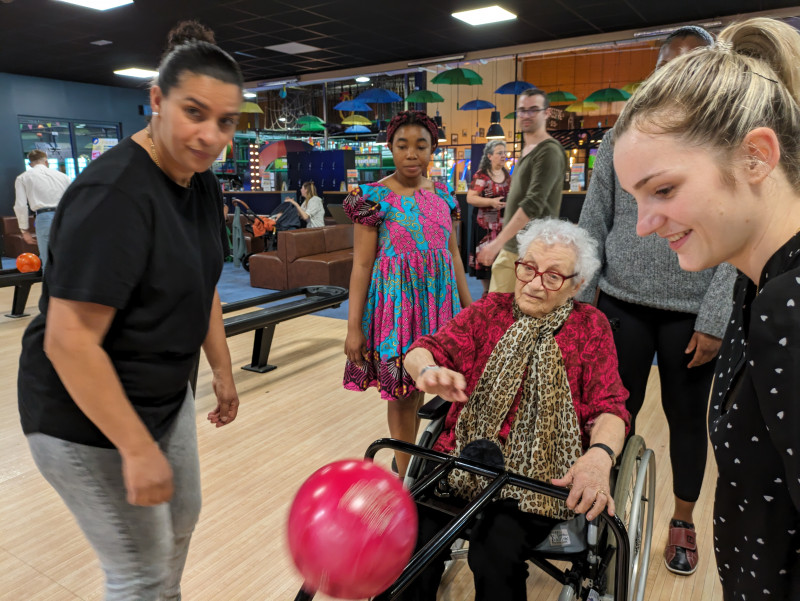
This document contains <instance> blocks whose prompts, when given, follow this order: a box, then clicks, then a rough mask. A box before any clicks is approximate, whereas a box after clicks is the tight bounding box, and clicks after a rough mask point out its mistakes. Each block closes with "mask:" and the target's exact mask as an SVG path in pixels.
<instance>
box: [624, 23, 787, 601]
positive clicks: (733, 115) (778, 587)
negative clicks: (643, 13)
mask: <svg viewBox="0 0 800 601" xmlns="http://www.w3.org/2000/svg"><path fill="white" fill-rule="evenodd" d="M798 64H800V34H798V32H797V31H796V30H795V29H793V28H792V27H790V26H789V25H786V24H784V23H781V22H778V21H774V20H771V19H763V18H759V19H751V20H748V21H745V22H743V23H740V24H736V25H732V26H730V27H728V28H726V29H725V30H724V31H723V32H722V33H721V34H720V37H719V42H718V43H717V45H716V46H714V47H712V48H709V49H698V50H695V51H693V52H691V53H689V54H687V55H685V56H683V57H680V58H676V59H675V60H674V61H672V62H670V64H669V65H667V66H666V67H664V68H663V69H661V70H659V71H658V72H656V73H655V74H654V75H653V76H652V77H651V78H650V79H649V80H648V81H647V82H646V83H645V84H644V85H643V86H642V87H641V88H640V89H639V91H638V92H637V93H636V94H635V95H634V97H633V98H632V99H631V100H630V101H629V102H628V105H627V106H626V107H625V110H624V112H623V114H622V115H621V117H620V120H619V121H618V122H617V124H616V126H615V128H614V129H615V132H616V147H615V151H614V165H615V168H616V171H617V175H618V176H619V181H620V183H621V184H622V187H623V188H625V189H626V190H628V191H629V192H630V193H631V194H633V196H634V197H635V198H636V203H637V205H638V209H639V213H638V222H637V233H638V234H639V235H640V236H647V235H650V234H656V235H658V236H660V237H661V238H663V239H664V243H665V244H666V243H668V244H669V247H670V248H671V249H672V251H674V252H675V253H676V254H677V256H678V261H679V262H680V265H681V268H683V269H685V270H688V271H700V270H702V269H707V268H709V267H713V266H715V265H719V264H720V263H722V262H726V261H727V262H729V263H731V264H733V265H734V266H735V267H737V268H738V269H739V271H740V272H741V275H740V277H739V279H738V281H737V283H736V287H735V290H734V303H733V314H732V316H731V319H730V320H729V323H728V328H727V331H726V333H725V336H724V337H723V342H722V349H721V351H720V358H719V360H718V361H717V366H716V377H715V382H714V388H713V391H712V394H711V408H710V411H709V417H708V419H709V432H710V436H711V443H712V447H713V449H714V454H715V456H716V460H717V466H718V470H719V477H718V479H717V490H716V498H715V505H714V550H715V552H716V557H717V568H718V570H719V575H720V580H721V582H722V588H723V593H724V599H725V600H726V601H731V600H733V599H750V600H752V599H798V598H800V562H799V561H798V558H800V554H798V549H800V527H799V526H800V462H799V460H800V443H798V441H799V440H800V403H799V402H798V401H800V315H799V314H798V311H800V106H799V105H798V101H799V100H800V73H798V70H797V65H798Z"/></svg>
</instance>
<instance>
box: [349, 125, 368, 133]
mask: <svg viewBox="0 0 800 601" xmlns="http://www.w3.org/2000/svg"><path fill="white" fill-rule="evenodd" d="M344 133H346V134H368V133H370V129H369V127H365V126H363V125H351V126H350V127H348V128H347V129H346V130H344Z"/></svg>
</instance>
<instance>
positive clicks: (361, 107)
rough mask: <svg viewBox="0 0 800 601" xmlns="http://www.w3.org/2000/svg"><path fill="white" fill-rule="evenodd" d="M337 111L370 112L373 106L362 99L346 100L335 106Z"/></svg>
mask: <svg viewBox="0 0 800 601" xmlns="http://www.w3.org/2000/svg"><path fill="white" fill-rule="evenodd" d="M333 109H334V110H336V111H353V112H355V113H368V112H370V111H371V110H372V107H371V106H369V105H368V104H366V103H364V102H361V101H360V100H344V101H342V102H340V103H339V104H337V105H336V106H334V107H333Z"/></svg>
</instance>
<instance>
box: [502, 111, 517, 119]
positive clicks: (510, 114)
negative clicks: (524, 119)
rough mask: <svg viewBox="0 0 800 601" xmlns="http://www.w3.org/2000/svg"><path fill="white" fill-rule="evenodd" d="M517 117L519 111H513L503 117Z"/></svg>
mask: <svg viewBox="0 0 800 601" xmlns="http://www.w3.org/2000/svg"><path fill="white" fill-rule="evenodd" d="M516 118H517V111H511V112H510V113H509V114H508V115H506V116H505V117H503V119H516Z"/></svg>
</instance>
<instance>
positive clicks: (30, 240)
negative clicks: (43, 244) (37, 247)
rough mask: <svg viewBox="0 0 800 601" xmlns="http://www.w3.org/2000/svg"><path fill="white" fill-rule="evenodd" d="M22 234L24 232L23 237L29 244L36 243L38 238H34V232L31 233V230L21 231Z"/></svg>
mask: <svg viewBox="0 0 800 601" xmlns="http://www.w3.org/2000/svg"><path fill="white" fill-rule="evenodd" d="M20 234H22V239H23V240H25V242H26V243H27V244H36V240H34V238H33V234H31V233H30V231H29V230H25V231H20Z"/></svg>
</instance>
